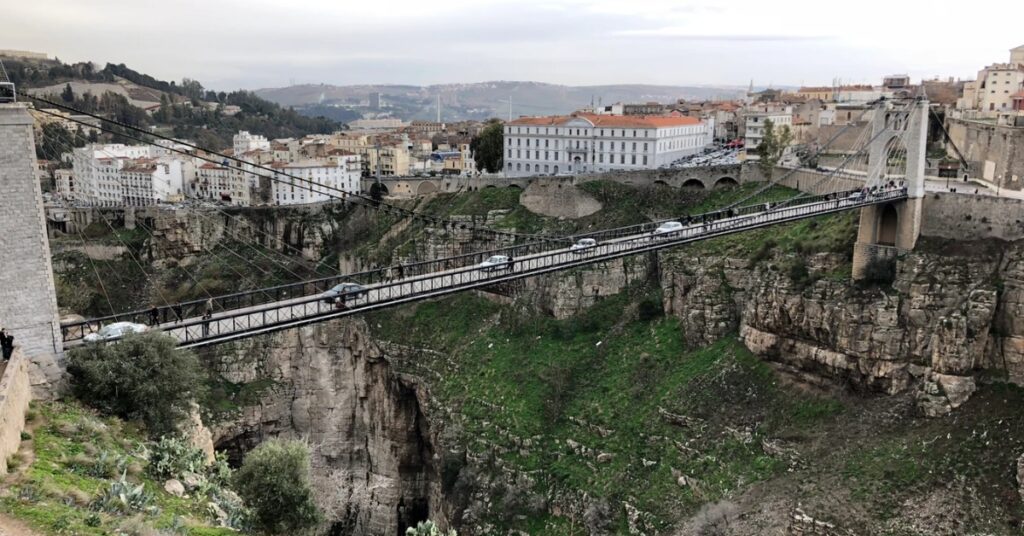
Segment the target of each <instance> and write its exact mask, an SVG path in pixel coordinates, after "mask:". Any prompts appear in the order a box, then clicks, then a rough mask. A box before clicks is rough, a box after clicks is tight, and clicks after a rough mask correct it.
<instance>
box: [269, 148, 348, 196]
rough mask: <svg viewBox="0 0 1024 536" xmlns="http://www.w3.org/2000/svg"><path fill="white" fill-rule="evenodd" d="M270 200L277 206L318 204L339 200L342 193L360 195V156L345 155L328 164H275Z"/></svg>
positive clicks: (306, 162) (330, 158) (337, 155)
mask: <svg viewBox="0 0 1024 536" xmlns="http://www.w3.org/2000/svg"><path fill="white" fill-rule="evenodd" d="M270 167H271V168H273V169H274V170H275V173H274V174H273V177H274V180H273V181H271V184H270V198H271V202H272V203H273V204H275V205H300V204H304V203H319V202H324V201H330V200H332V199H335V198H337V197H338V196H339V195H342V194H341V191H344V192H348V193H353V194H356V193H359V192H360V191H361V166H360V158H359V155H356V154H350V153H345V152H344V151H341V152H339V153H338V154H335V155H332V156H330V157H329V158H328V159H326V160H306V161H300V162H274V163H273V164H271V165H270Z"/></svg>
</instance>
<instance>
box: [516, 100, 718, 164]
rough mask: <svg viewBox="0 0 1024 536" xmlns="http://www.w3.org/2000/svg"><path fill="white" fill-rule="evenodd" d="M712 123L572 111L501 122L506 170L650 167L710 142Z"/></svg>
mask: <svg viewBox="0 0 1024 536" xmlns="http://www.w3.org/2000/svg"><path fill="white" fill-rule="evenodd" d="M713 133H714V125H713V124H710V123H709V122H705V121H702V120H701V119H699V118H696V117H685V116H682V115H679V114H676V115H670V116H625V115H598V114H591V113H576V114H572V115H568V116H547V117H521V118H519V119H516V120H514V121H510V122H508V123H506V124H505V155H504V157H505V174H506V175H507V176H513V177H518V176H526V175H537V174H552V175H559V174H566V173H585V172H594V171H598V172H600V171H612V170H622V169H653V168H657V167H658V166H660V165H662V164H667V163H669V162H673V161H675V160H678V159H679V158H682V157H684V156H687V155H690V154H694V153H696V152H698V151H700V150H701V149H703V148H704V147H706V146H707V145H708V144H710V143H711V140H712V135H713Z"/></svg>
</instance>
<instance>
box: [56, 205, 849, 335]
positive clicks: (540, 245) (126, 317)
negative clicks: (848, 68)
mask: <svg viewBox="0 0 1024 536" xmlns="http://www.w3.org/2000/svg"><path fill="white" fill-rule="evenodd" d="M856 192H857V191H856V190H853V191H850V192H840V193H833V194H826V195H818V196H808V197H804V198H799V199H798V200H795V201H791V202H786V203H783V202H780V203H776V204H775V205H772V204H771V203H768V204H765V203H757V204H752V205H746V206H740V207H736V208H734V209H731V210H727V211H726V210H723V211H714V212H706V213H699V214H694V215H686V216H683V217H681V218H676V219H677V220H679V221H680V222H681V223H683V225H684V226H686V225H696V224H701V225H703V224H708V223H712V222H717V221H721V220H724V219H728V218H737V217H742V216H748V215H753V214H759V213H763V212H765V211H766V210H778V209H779V207H782V206H789V207H793V206H803V205H808V204H813V203H818V202H821V201H823V200H831V199H840V198H846V197H848V196H849V195H851V194H853V193H856ZM773 207H774V208H773ZM666 221H672V220H669V219H665V220H658V221H654V222H648V223H642V224H636V225H630V226H625V227H620V228H616V229H608V230H603V231H597V232H593V233H585V234H580V235H576V236H575V237H573V239H574V240H578V239H580V238H594V239H596V240H597V241H598V243H602V242H605V241H608V240H615V239H621V238H625V237H629V236H635V235H641V234H647V233H651V232H653V231H654V230H655V229H657V227H658V226H659V225H660V224H662V223H664V222H666ZM566 245H568V241H567V242H566ZM552 247H553V246H552V245H551V243H550V242H529V243H524V244H516V245H510V246H506V247H502V248H496V249H490V250H485V251H477V252H472V253H466V254H461V255H455V256H452V257H445V258H441V259H434V260H427V261H419V262H413V263H403V264H398V265H392V266H388V267H381V268H377V269H373V270H365V271H362V272H356V273H352V274H342V275H336V276H329V277H323V278H319V279H312V280H309V281H302V282H297V283H289V284H285V285H278V286H274V287H268V288H262V289H255V290H247V291H242V292H237V293H233V294H226V295H221V296H215V297H212V298H209V299H199V300H192V301H187V302H181V303H178V304H171V305H163V306H156V307H152V308H149V309H140V310H136V311H129V312H126V313H120V314H115V315H108V316H104V317H98V318H92V319H87V320H83V321H79V322H71V323H67V324H62V325H61V332H62V334H63V339H64V340H65V341H71V340H77V339H81V338H83V337H85V336H86V335H87V334H89V333H91V332H93V331H95V330H97V329H99V327H100V326H102V325H105V324H109V323H111V322H133V323H138V324H147V325H159V324H166V323H168V322H181V321H183V320H185V319H187V318H193V317H200V316H204V315H207V314H216V313H221V312H224V311H230V310H235V309H243V308H248V307H255V306H258V305H262V304H266V303H277V302H281V301H283V300H293V299H300V298H303V297H308V296H315V295H318V294H321V293H323V292H326V291H327V290H328V289H330V288H331V287H333V286H335V285H337V284H339V283H343V282H352V283H358V284H360V285H364V286H371V285H382V284H387V283H390V282H392V281H394V280H399V279H407V278H410V277H417V276H422V275H426V274H434V273H437V272H443V271H449V270H456V269H459V268H470V269H473V268H475V267H476V265H478V264H480V263H481V262H483V261H484V260H486V259H487V258H489V257H491V256H493V255H506V256H510V257H513V258H520V257H526V256H530V255H536V254H539V253H544V252H547V251H551V250H552ZM560 249H561V248H560Z"/></svg>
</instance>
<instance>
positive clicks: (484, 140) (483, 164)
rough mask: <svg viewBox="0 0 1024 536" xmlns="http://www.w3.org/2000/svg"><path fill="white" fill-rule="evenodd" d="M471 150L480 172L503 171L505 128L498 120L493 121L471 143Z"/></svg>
mask: <svg viewBox="0 0 1024 536" xmlns="http://www.w3.org/2000/svg"><path fill="white" fill-rule="evenodd" d="M469 149H470V150H471V151H473V160H475V161H476V168H477V169H478V170H486V171H487V172H488V173H497V172H498V171H501V169H502V153H503V152H504V150H505V135H504V127H502V125H501V123H500V122H499V121H498V120H496V119H493V120H491V121H490V122H489V123H488V124H487V126H486V127H484V129H483V130H482V131H480V134H479V135H478V136H476V137H474V138H473V139H472V141H470V142H469Z"/></svg>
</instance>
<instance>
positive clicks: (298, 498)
mask: <svg viewBox="0 0 1024 536" xmlns="http://www.w3.org/2000/svg"><path fill="white" fill-rule="evenodd" d="M233 483H234V488H235V490H236V491H237V492H238V495H239V496H240V497H242V500H244V501H245V503H246V504H247V505H248V506H249V507H250V508H252V509H253V511H254V514H255V516H254V517H255V524H256V526H257V527H258V528H259V529H261V530H262V531H264V532H266V533H269V534H285V533H288V532H296V531H301V530H305V529H308V528H311V527H314V526H316V524H317V523H319V522H320V512H319V511H318V510H317V507H316V504H314V503H313V490H312V487H311V486H310V469H309V447H307V446H306V444H305V443H303V442H301V441H294V440H284V439H271V440H269V441H267V442H265V443H263V444H261V445H259V446H258V447H256V448H255V449H253V450H252V451H251V452H249V454H247V455H246V456H245V460H244V461H243V462H242V467H241V468H239V469H238V471H237V472H235V476H234V480H233Z"/></svg>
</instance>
